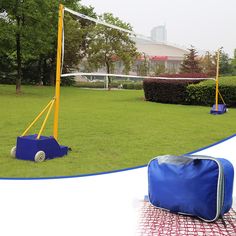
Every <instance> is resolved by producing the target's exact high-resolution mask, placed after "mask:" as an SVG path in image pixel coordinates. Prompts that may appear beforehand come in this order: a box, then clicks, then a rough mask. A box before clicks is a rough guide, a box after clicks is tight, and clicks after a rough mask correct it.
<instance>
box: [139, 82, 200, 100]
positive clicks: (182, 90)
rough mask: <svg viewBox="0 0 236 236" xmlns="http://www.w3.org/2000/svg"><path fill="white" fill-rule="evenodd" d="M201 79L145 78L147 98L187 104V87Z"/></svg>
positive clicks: (144, 84)
mask: <svg viewBox="0 0 236 236" xmlns="http://www.w3.org/2000/svg"><path fill="white" fill-rule="evenodd" d="M199 82H200V81H199V80H183V79H181V80H169V79H145V80H144V81H143V89H144V94H145V99H146V100H147V101H152V102H162V103H175V104H176V103H177V104H186V97H187V95H188V94H187V92H186V88H187V86H188V85H189V84H195V83H199Z"/></svg>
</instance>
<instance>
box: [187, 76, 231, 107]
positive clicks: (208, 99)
mask: <svg viewBox="0 0 236 236" xmlns="http://www.w3.org/2000/svg"><path fill="white" fill-rule="evenodd" d="M219 91H220V93H221V95H222V97H223V99H224V101H225V103H226V105H227V106H228V107H236V76H231V77H221V78H220V80H219ZM186 92H187V97H186V102H187V104H190V105H212V104H214V103H215V81H213V80H209V81H203V82H201V83H199V84H196V85H189V86H188V87H187V90H186ZM219 102H220V103H222V101H221V98H220V96H219Z"/></svg>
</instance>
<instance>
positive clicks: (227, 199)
mask: <svg viewBox="0 0 236 236" xmlns="http://www.w3.org/2000/svg"><path fill="white" fill-rule="evenodd" d="M217 159H218V160H219V161H220V163H221V165H222V168H223V173H224V183H223V185H224V193H223V194H224V195H223V206H222V209H221V215H223V214H225V213H227V212H228V211H229V210H230V208H231V207H232V203H233V181H234V167H233V165H232V164H231V162H230V161H228V160H226V159H223V158H217Z"/></svg>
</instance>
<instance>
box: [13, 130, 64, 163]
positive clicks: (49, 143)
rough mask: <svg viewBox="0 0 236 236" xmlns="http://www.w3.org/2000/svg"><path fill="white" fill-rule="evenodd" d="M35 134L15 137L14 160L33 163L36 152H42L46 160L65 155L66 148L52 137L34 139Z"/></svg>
mask: <svg viewBox="0 0 236 236" xmlns="http://www.w3.org/2000/svg"><path fill="white" fill-rule="evenodd" d="M36 137H37V134H34V135H28V136H23V137H17V144H16V158H18V159H22V160H31V161H34V156H35V154H36V153H37V152H38V151H44V152H45V155H46V159H51V158H54V157H62V156H64V155H66V154H67V152H68V147H66V146H60V145H59V144H58V142H57V141H56V139H54V137H47V136H41V137H40V139H36Z"/></svg>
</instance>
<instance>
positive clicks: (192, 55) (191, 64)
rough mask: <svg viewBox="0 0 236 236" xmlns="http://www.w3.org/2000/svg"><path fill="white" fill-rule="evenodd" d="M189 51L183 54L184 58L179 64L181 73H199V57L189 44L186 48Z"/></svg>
mask: <svg viewBox="0 0 236 236" xmlns="http://www.w3.org/2000/svg"><path fill="white" fill-rule="evenodd" d="M188 51H189V53H188V54H185V58H184V60H183V62H182V64H181V67H180V72H181V73H200V72H201V68H200V66H199V58H198V55H197V51H196V49H195V48H194V47H193V46H191V48H189V49H188Z"/></svg>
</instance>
